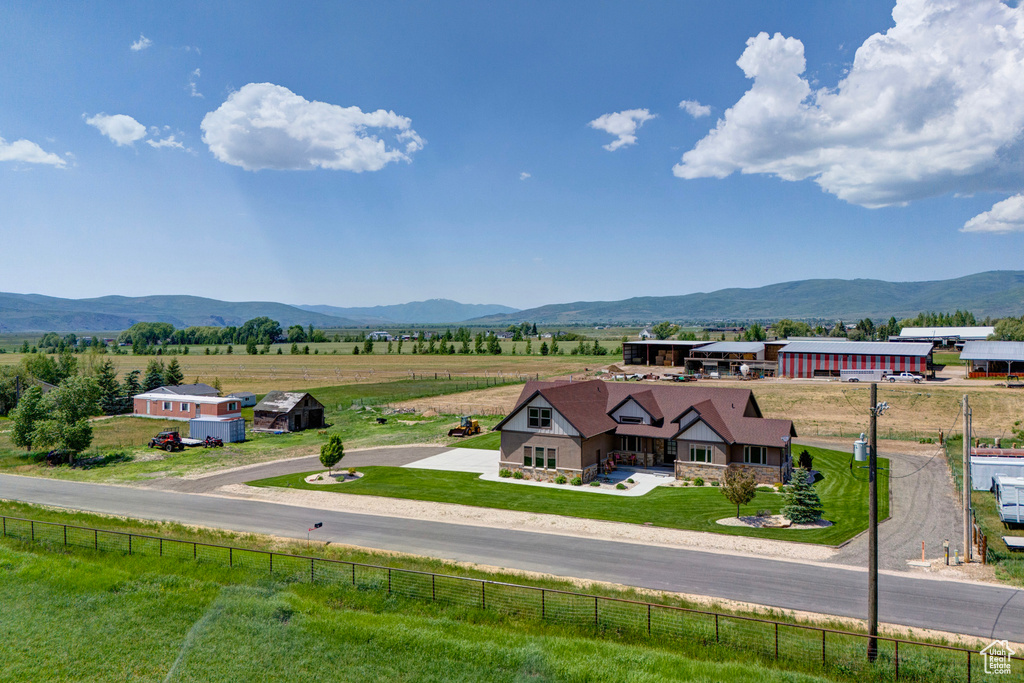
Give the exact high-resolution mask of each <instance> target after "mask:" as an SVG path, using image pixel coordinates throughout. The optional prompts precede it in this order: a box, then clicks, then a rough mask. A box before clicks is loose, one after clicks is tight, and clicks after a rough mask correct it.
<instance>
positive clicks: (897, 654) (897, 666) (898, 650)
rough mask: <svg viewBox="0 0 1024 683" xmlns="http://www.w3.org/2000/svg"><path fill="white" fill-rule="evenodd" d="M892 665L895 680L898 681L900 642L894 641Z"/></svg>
mask: <svg viewBox="0 0 1024 683" xmlns="http://www.w3.org/2000/svg"><path fill="white" fill-rule="evenodd" d="M892 661H893V664H895V665H896V680H897V681H898V680H900V641H898V640H897V641H896V651H895V653H894V654H893V657H892Z"/></svg>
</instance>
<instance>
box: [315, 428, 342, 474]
mask: <svg viewBox="0 0 1024 683" xmlns="http://www.w3.org/2000/svg"><path fill="white" fill-rule="evenodd" d="M344 457H345V446H344V445H343V444H342V443H341V435H340V434H331V436H330V438H329V439H327V443H325V444H324V445H323V446H321V447H320V464H321V465H323V466H324V467H326V468H327V471H328V472H331V471H333V469H334V466H335V465H337V464H338V463H339V462H341V459H342V458H344Z"/></svg>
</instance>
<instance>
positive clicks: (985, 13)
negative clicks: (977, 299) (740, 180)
mask: <svg viewBox="0 0 1024 683" xmlns="http://www.w3.org/2000/svg"><path fill="white" fill-rule="evenodd" d="M892 16H893V19H894V21H895V25H894V26H893V27H892V28H891V29H889V30H888V31H886V32H885V33H878V34H875V35H872V36H870V37H869V38H868V39H867V40H865V41H864V44H863V45H861V46H860V48H858V50H857V53H856V56H855V58H854V61H853V64H852V66H851V67H850V69H849V72H848V73H847V75H846V76H845V78H843V79H842V80H841V81H839V83H838V85H837V86H836V87H835V88H820V89H817V90H815V89H813V88H812V87H811V85H810V83H809V82H808V80H807V79H806V78H804V77H803V76H802V74H803V72H804V68H805V60H804V46H803V44H802V43H801V42H800V41H799V40H797V39H795V38H786V37H783V36H782V35H780V34H775V35H774V36H772V37H769V36H768V34H766V33H761V34H759V35H757V36H755V37H753V38H751V39H749V40H748V41H747V48H746V50H745V51H744V52H743V55H742V56H741V57H740V58H739V61H737V64H738V65H739V67H740V68H741V69H742V70H743V73H744V74H746V76H747V78H749V79H751V80H752V81H753V85H752V86H751V87H750V89H749V90H748V91H747V92H746V93H745V94H744V95H743V96H742V97H741V98H740V100H739V101H738V102H736V104H734V105H733V106H732V107H731V108H729V109H728V110H727V111H726V112H725V115H724V116H723V117H722V118H721V119H720V120H719V121H718V124H717V126H716V127H715V128H714V129H713V130H712V131H711V132H709V133H708V135H707V136H706V137H704V138H703V139H702V140H700V141H699V142H698V143H697V145H696V146H695V147H694V148H693V149H691V150H690V151H688V152H686V154H684V155H683V158H682V162H681V163H679V164H677V165H676V166H675V167H674V168H673V171H674V173H675V175H677V176H679V177H681V178H701V177H715V178H724V177H725V176H728V175H729V174H731V173H733V172H735V171H740V172H741V173H766V174H771V175H775V176H778V177H780V178H783V179H785V180H791V181H798V180H804V179H813V180H814V182H816V183H818V184H819V185H820V186H821V187H822V188H823V189H825V190H826V191H827V192H830V193H832V194H834V195H836V196H837V197H840V198H841V199H843V200H845V201H848V202H850V203H853V204H858V205H861V206H867V207H877V206H886V205H891V204H900V203H905V202H908V201H911V200H914V199H919V198H923V197H930V196H936V195H940V194H944V193H948V192H960V193H970V192H974V191H979V190H995V191H1010V192H1016V191H1019V190H1020V188H1021V171H1022V168H1024V163H1022V161H1024V159H1022V150H1024V135H1022V131H1024V6H1020V7H1010V6H1008V5H1006V4H1003V3H1002V2H1000V1H999V0H898V2H897V4H896V7H895V8H894V9H893V12H892ZM994 211H995V209H993V212H994ZM993 212H990V213H993ZM983 215H985V214H983ZM978 219H979V222H978V223H977V225H979V226H980V225H985V224H987V221H988V220H990V219H982V217H981V216H979V217H978ZM972 223H973V222H972ZM968 225H971V223H969V224H968ZM965 229H967V228H966V227H965ZM973 229H978V228H973Z"/></svg>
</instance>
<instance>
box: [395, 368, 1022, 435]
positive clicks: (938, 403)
mask: <svg viewBox="0 0 1024 683" xmlns="http://www.w3.org/2000/svg"><path fill="white" fill-rule="evenodd" d="M700 384H701V386H715V387H738V388H742V389H750V390H751V391H753V392H754V398H755V399H756V400H757V403H758V405H759V406H761V411H762V412H763V413H764V416H765V417H771V418H779V419H787V420H793V423H794V425H795V426H796V430H797V433H798V434H799V435H800V436H802V437H805V438H811V437H814V436H841V437H851V438H852V437H855V436H856V435H858V434H860V432H867V429H868V392H869V388H868V385H866V384H861V385H858V386H853V385H850V384H841V383H839V382H821V383H810V382H792V381H786V380H779V381H764V382H761V381H754V382H728V381H715V380H712V381H708V382H701V383H700ZM689 386H693V385H689ZM521 390H522V387H518V386H514V387H513V386H508V387H496V388H493V389H480V390H477V391H468V392H464V393H461V394H455V395H451V396H441V397H436V398H424V399H416V400H412V401H405V402H403V403H401V404H399V405H400V407H408V408H416V409H417V410H427V409H429V408H434V409H435V410H437V408H438V407H441V408H444V407H449V408H451V410H448V411H438V412H451V413H466V414H469V413H485V414H497V413H507V412H508V411H509V410H511V409H512V407H513V406H514V405H515V402H516V399H517V398H518V397H519V392H520V391H521ZM964 393H967V394H968V396H969V397H970V403H971V407H972V409H973V411H974V432H975V434H977V435H978V436H982V437H997V436H1001V437H1003V438H1008V437H1010V436H1011V429H1010V428H1011V427H1012V425H1013V423H1014V422H1015V421H1017V420H1024V391H1014V390H1009V389H1000V388H998V387H978V388H975V387H963V386H951V387H941V386H939V385H935V384H927V383H926V384H921V385H913V386H912V387H911V386H902V385H897V386H892V385H888V384H885V385H879V387H878V400H879V401H886V402H888V403H889V405H890V409H889V410H888V411H887V412H886V413H884V414H883V415H882V417H881V418H880V419H879V422H878V435H879V438H883V439H884V438H893V439H904V440H905V439H912V440H917V439H920V438H924V437H931V438H937V437H938V432H939V430H940V429H941V430H944V431H945V432H946V434H949V433H950V427H951V425H954V424H955V427H954V428H953V431H954V432H959V431H960V430H961V429H962V424H961V422H960V421H959V420H958V419H957V414H958V412H959V410H960V401H961V398H962V397H963V395H964Z"/></svg>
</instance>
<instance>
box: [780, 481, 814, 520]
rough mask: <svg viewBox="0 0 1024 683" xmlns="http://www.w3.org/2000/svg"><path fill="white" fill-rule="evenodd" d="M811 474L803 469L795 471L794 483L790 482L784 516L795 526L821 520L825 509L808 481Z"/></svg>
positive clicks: (783, 510)
mask: <svg viewBox="0 0 1024 683" xmlns="http://www.w3.org/2000/svg"><path fill="white" fill-rule="evenodd" d="M809 474H810V472H808V471H807V470H805V469H804V468H802V467H798V468H796V469H795V470H793V481H791V482H790V489H789V493H787V494H786V504H785V505H783V506H782V515H783V516H784V517H785V518H786V519H788V520H789V521H791V522H793V523H794V524H810V523H811V522H816V521H818V520H819V519H821V514H822V513H823V512H824V509H823V508H822V506H821V498H819V497H818V492H817V491H815V490H814V487H813V486H812V485H811V483H810V482H808V481H807V477H808V475H809Z"/></svg>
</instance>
